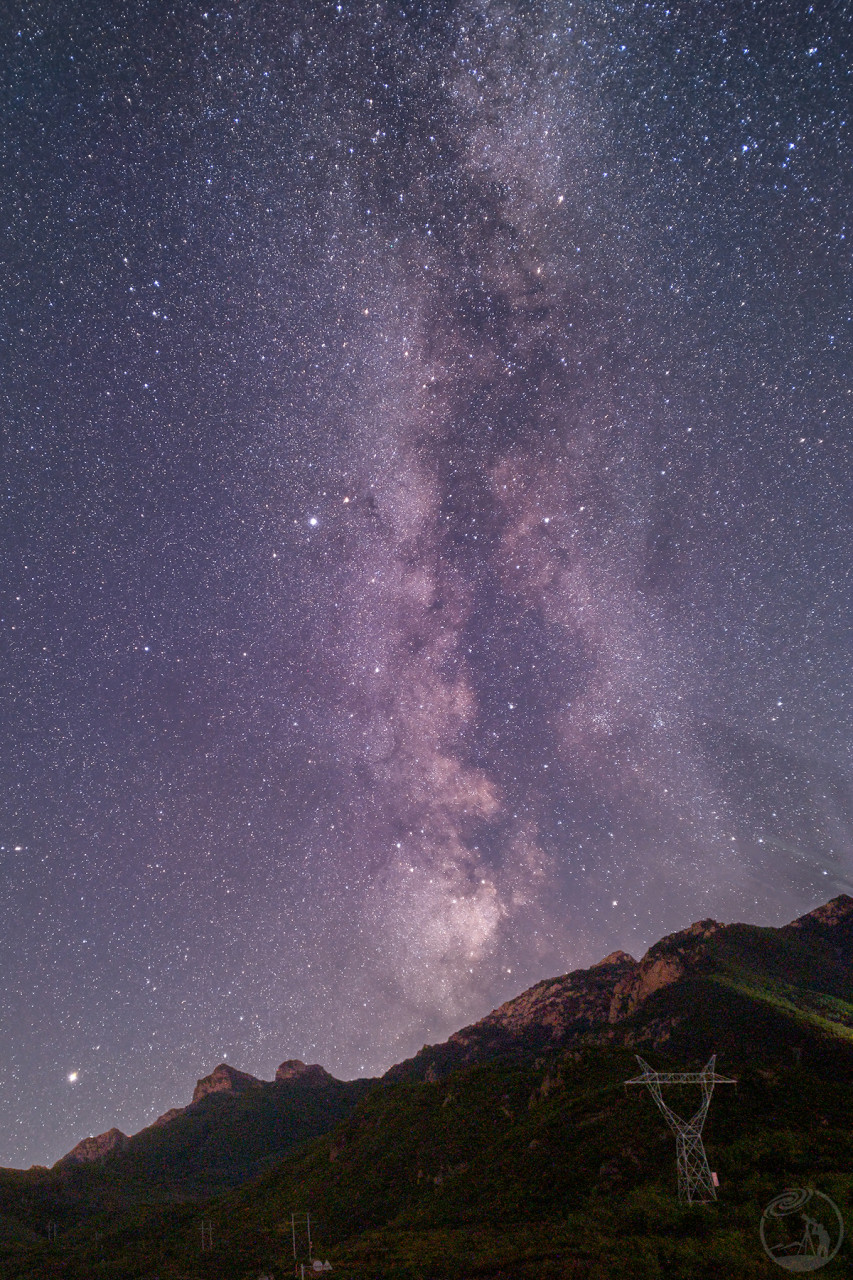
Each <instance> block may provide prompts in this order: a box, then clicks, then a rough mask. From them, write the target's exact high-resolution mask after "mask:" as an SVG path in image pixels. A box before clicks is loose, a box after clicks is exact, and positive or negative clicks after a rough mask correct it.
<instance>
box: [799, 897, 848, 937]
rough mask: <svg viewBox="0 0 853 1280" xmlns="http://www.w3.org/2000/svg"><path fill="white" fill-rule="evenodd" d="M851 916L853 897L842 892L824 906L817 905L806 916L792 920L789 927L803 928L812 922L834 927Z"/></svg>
mask: <svg viewBox="0 0 853 1280" xmlns="http://www.w3.org/2000/svg"><path fill="white" fill-rule="evenodd" d="M851 916H853V898H851V897H850V895H849V894H848V893H840V894H839V895H838V897H837V898H831V899H830V901H829V902H825V903H824V904H823V906H820V907H815V909H814V911H807V912H806V914H805V915H804V916H799V917H798V918H797V919H796V920H792V921H791V923H790V925H789V926H788V928H789V929H802V928H803V927H804V926H808V925H810V924H812V923H814V924H822V925H829V926H830V927H832V926H833V925H837V924H841V923H842V922H843V921H844V920H847V919H848V918H849V917H851Z"/></svg>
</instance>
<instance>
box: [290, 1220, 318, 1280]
mask: <svg viewBox="0 0 853 1280" xmlns="http://www.w3.org/2000/svg"><path fill="white" fill-rule="evenodd" d="M297 1230H298V1231H299V1234H300V1236H301V1234H302V1231H303V1230H304V1231H305V1234H306V1235H307V1237H308V1262H309V1264H310V1263H311V1262H312V1261H313V1258H314V1250H313V1248H312V1245H311V1214H310V1213H292V1214H291V1215H290V1231H291V1235H292V1236H293V1273H294V1275H299V1266H300V1263H299V1250H298V1249H297V1246H296V1233H297ZM302 1271H303V1274H304V1271H305V1268H304V1266H303V1267H302Z"/></svg>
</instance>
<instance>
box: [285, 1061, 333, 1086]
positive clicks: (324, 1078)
mask: <svg viewBox="0 0 853 1280" xmlns="http://www.w3.org/2000/svg"><path fill="white" fill-rule="evenodd" d="M275 1078H276V1080H277V1081H278V1083H279V1084H301V1085H306V1086H308V1087H310V1088H314V1089H316V1088H323V1087H324V1086H326V1085H330V1084H334V1083H335V1077H334V1076H331V1075H329V1073H328V1071H327V1070H326V1069H325V1067H321V1066H320V1065H319V1064H318V1063H316V1062H315V1063H313V1064H312V1065H311V1066H308V1067H306V1065H305V1063H304V1062H300V1061H299V1059H298V1058H289V1059H288V1060H287V1062H283V1063H282V1064H281V1066H280V1067H278V1068H277V1070H276V1073H275Z"/></svg>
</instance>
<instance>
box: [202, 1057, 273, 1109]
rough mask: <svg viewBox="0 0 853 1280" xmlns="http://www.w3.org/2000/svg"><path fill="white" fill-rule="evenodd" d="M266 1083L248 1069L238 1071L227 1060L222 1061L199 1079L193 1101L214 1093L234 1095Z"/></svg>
mask: <svg viewBox="0 0 853 1280" xmlns="http://www.w3.org/2000/svg"><path fill="white" fill-rule="evenodd" d="M264 1083H265V1082H264V1081H263V1080H258V1079H256V1078H255V1076H250V1075H249V1074H248V1072H246V1071H237V1070H236V1069H235V1068H234V1067H229V1065H228V1063H227V1062H220V1064H219V1066H218V1067H214V1069H213V1070H212V1071H211V1073H210V1075H209V1076H203V1077H202V1078H201V1080H199V1081H198V1083H197V1084H196V1087H195V1090H194V1091H193V1102H194V1103H196V1102H201V1100H202V1098H207V1097H209V1095H210V1094H212V1093H226V1094H231V1095H232V1096H233V1095H234V1094H237V1093H245V1091H246V1090H247V1089H255V1088H257V1087H258V1086H259V1085H261V1084H264Z"/></svg>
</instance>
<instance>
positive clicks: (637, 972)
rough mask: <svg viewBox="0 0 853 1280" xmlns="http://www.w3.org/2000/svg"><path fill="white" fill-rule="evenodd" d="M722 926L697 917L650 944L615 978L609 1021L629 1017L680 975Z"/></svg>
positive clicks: (701, 952)
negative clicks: (636, 962)
mask: <svg viewBox="0 0 853 1280" xmlns="http://www.w3.org/2000/svg"><path fill="white" fill-rule="evenodd" d="M724 928H725V925H722V924H719V923H718V922H717V921H716V920H697V921H696V923H695V924H691V925H690V926H689V928H687V929H680V930H679V931H678V933H671V934H669V935H668V936H667V937H665V938H661V940H660V941H659V942H656V943H655V944H654V946H653V947H649V949H648V951H647V952H646V954H645V955H644V956H643V958H642V960H641V961H640V962H639V964H637V965H635V967H634V969H633V970H630V971H629V972H627V973H626V974H625V975H624V977H622V978H621V979H620V980H619V981H618V982H617V984H616V986H615V988H614V990H613V997H612V999H611V1001H610V1009H609V1010H608V1014H607V1020H608V1022H611V1023H613V1022H621V1020H622V1019H623V1018H628V1017H630V1016H631V1014H632V1013H633V1012H634V1011H635V1009H637V1008H638V1006H639V1005H641V1004H642V1003H643V1002H644V1001H645V1000H647V999H648V998H649V996H650V995H653V994H654V992H655V991H660V990H661V988H662V987H668V986H671V984H672V983H673V982H677V981H678V979H679V978H683V977H684V974H685V973H686V972H687V970H688V969H690V968H691V967H693V966H694V965H696V964H697V963H698V962H699V961H700V960H701V959H702V958H703V956H704V955H705V954H706V951H707V947H706V946H705V943H707V942H708V940H709V939H711V938H713V937H714V936H715V935H716V934H718V933H719V932H720V931H721V930H722V929H724Z"/></svg>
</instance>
